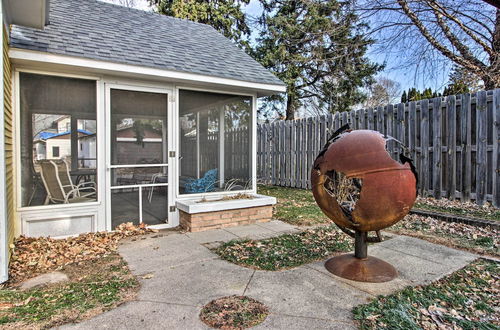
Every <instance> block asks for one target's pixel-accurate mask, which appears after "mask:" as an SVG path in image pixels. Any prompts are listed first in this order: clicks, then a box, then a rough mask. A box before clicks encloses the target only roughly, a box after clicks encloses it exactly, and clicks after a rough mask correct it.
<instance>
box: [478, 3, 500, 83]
mask: <svg viewBox="0 0 500 330" xmlns="http://www.w3.org/2000/svg"><path fill="white" fill-rule="evenodd" d="M491 48H492V49H493V55H492V56H490V66H489V70H488V72H486V74H485V75H484V76H483V77H482V79H483V81H484V88H485V89H487V90H488V89H494V88H499V87H500V9H497V13H496V18H495V31H494V33H493V40H492V42H491Z"/></svg>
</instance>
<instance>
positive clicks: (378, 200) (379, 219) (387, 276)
mask: <svg viewBox="0 0 500 330" xmlns="http://www.w3.org/2000/svg"><path fill="white" fill-rule="evenodd" d="M390 140H393V141H395V143H400V142H399V141H397V140H395V139H393V138H391V137H387V136H384V135H382V134H380V133H379V132H376V131H372V130H349V127H348V126H347V125H346V126H344V127H342V128H341V129H339V130H338V131H337V132H335V133H334V134H333V136H332V137H331V138H330V139H329V140H328V142H327V143H326V145H325V146H324V148H323V150H321V152H320V153H319V154H318V156H317V158H316V160H315V162H314V165H313V168H312V170H311V182H312V191H313V195H314V198H315V200H316V203H317V204H318V206H319V207H320V208H321V210H322V211H323V213H325V214H326V215H327V216H328V217H329V218H330V219H332V221H333V222H335V224H336V225H337V226H338V227H339V228H340V229H341V230H342V231H343V232H345V233H346V234H348V235H350V236H352V237H354V239H355V252H354V255H352V254H346V255H341V256H337V257H334V258H331V259H329V260H328V261H327V262H326V264H325V267H326V268H327V269H328V270H329V271H330V272H331V273H333V274H335V275H338V276H340V277H344V278H347V279H350V280H355V281H361V282H386V281H390V280H392V279H393V278H395V277H396V276H397V271H396V269H395V268H394V267H393V266H392V265H390V264H389V263H387V262H385V261H383V260H380V259H378V258H375V257H369V256H368V255H367V252H368V251H367V246H368V243H371V242H380V241H381V235H380V230H381V229H384V228H386V227H389V226H391V225H393V224H395V223H396V222H398V221H399V220H401V219H402V218H403V217H404V216H406V215H407V214H408V212H409V211H410V209H411V207H412V206H413V204H414V203H415V199H416V196H417V175H416V172H415V167H414V166H413V164H412V162H411V160H410V159H409V158H407V157H406V156H405V155H404V154H400V155H399V160H400V161H396V160H394V159H393V158H392V157H391V155H390V154H389V152H388V151H387V149H386V146H387V142H388V141H390ZM370 231H375V232H376V236H369V235H368V232H370Z"/></svg>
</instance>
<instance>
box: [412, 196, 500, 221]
mask: <svg viewBox="0 0 500 330" xmlns="http://www.w3.org/2000/svg"><path fill="white" fill-rule="evenodd" d="M413 208H415V209H418V210H424V211H432V212H439V213H446V214H453V215H457V216H460V217H472V218H481V219H487V220H496V221H500V209H497V208H495V207H493V206H492V205H491V204H489V203H485V204H484V205H483V206H479V205H477V204H475V203H473V202H460V201H450V200H448V199H445V198H442V199H434V198H424V197H418V198H417V201H416V202H415V206H414V207H413Z"/></svg>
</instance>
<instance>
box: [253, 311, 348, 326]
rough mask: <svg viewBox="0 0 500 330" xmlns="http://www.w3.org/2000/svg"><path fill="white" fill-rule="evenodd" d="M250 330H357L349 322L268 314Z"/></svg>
mask: <svg viewBox="0 0 500 330" xmlns="http://www.w3.org/2000/svg"><path fill="white" fill-rule="evenodd" d="M252 329H255V330H259V329H287V330H295V329H296V330H304V329H335V330H337V329H338V330H341V329H357V327H356V326H354V324H353V323H352V322H351V321H348V322H340V321H332V320H323V319H317V318H313V317H296V316H291V315H277V314H270V315H269V316H268V317H267V318H266V320H265V321H264V322H263V323H261V324H259V325H257V326H255V327H253V328H252Z"/></svg>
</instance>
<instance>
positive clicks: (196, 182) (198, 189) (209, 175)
mask: <svg viewBox="0 0 500 330" xmlns="http://www.w3.org/2000/svg"><path fill="white" fill-rule="evenodd" d="M216 181H217V169H216V168H213V169H211V170H208V171H207V172H206V173H205V175H204V176H203V177H202V178H200V179H188V181H187V182H186V183H185V185H184V189H185V192H186V193H203V192H209V191H214V190H215V182H216Z"/></svg>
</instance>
